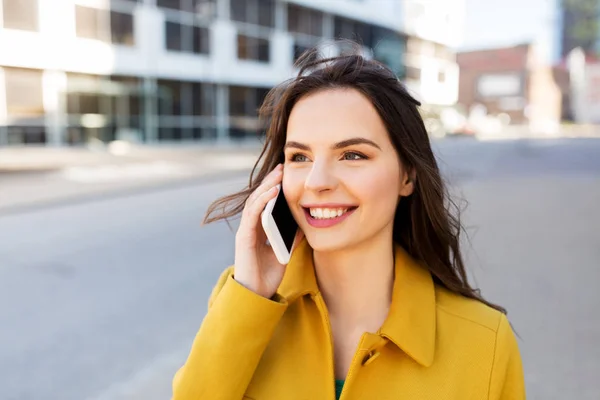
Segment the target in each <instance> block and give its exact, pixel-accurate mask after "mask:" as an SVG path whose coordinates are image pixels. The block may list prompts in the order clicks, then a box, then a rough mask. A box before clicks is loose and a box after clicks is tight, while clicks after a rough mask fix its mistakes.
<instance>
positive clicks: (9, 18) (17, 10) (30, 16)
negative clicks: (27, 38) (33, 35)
mask: <svg viewBox="0 0 600 400" xmlns="http://www.w3.org/2000/svg"><path fill="white" fill-rule="evenodd" d="M2 16H3V20H4V28H7V29H19V30H24V31H37V30H38V29H39V27H38V0H3V1H2Z"/></svg>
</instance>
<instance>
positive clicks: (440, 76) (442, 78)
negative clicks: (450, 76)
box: [438, 71, 446, 83]
mask: <svg viewBox="0 0 600 400" xmlns="http://www.w3.org/2000/svg"><path fill="white" fill-rule="evenodd" d="M438 82H439V83H444V82H446V73H445V72H444V71H439V72H438Z"/></svg>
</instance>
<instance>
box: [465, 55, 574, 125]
mask: <svg viewBox="0 0 600 400" xmlns="http://www.w3.org/2000/svg"><path fill="white" fill-rule="evenodd" d="M457 61H458V65H459V67H460V84H459V99H458V103H459V105H461V106H462V107H463V108H464V109H465V110H467V112H468V113H471V114H473V113H476V114H485V115H488V116H493V117H497V116H500V115H502V116H504V117H505V118H506V117H507V116H508V118H507V119H509V120H510V122H511V123H512V124H516V125H526V126H528V127H529V128H530V129H532V130H533V131H536V132H553V131H556V129H558V125H559V123H560V121H561V117H562V108H563V95H562V92H561V88H560V82H557V80H556V77H555V74H556V73H557V71H556V69H555V68H553V67H552V66H551V65H550V64H549V63H547V62H546V61H545V60H544V58H543V57H541V56H540V54H539V53H538V52H537V50H536V46H535V45H531V44H523V45H518V46H513V47H506V48H497V49H487V50H477V51H468V52H464V53H459V54H457Z"/></svg>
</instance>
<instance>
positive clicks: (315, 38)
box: [0, 0, 464, 145]
mask: <svg viewBox="0 0 600 400" xmlns="http://www.w3.org/2000/svg"><path fill="white" fill-rule="evenodd" d="M0 3H1V7H0V145H6V144H22V143H26V144H32V143H47V144H51V145H61V144H73V145H77V144H83V143H87V142H89V141H91V140H99V141H103V142H108V141H112V140H116V139H126V140H137V141H142V142H157V141H188V140H230V139H244V138H252V137H256V135H257V134H259V132H260V126H259V124H258V120H257V108H258V107H259V105H260V104H261V102H262V100H263V98H264V96H265V95H266V93H267V92H268V90H269V89H270V88H271V87H272V86H273V85H275V84H277V83H279V82H281V81H282V80H284V79H287V78H289V77H290V76H291V74H292V73H293V63H294V61H295V59H296V58H297V56H298V55H299V54H300V53H301V52H302V51H303V50H305V49H306V48H309V47H312V46H314V45H317V44H319V43H322V42H323V41H324V40H330V39H334V38H349V39H355V40H359V41H360V42H362V43H363V45H364V48H365V53H366V54H368V55H369V56H372V57H374V58H376V59H379V60H381V61H383V62H385V63H386V64H388V65H389V66H390V67H391V68H392V69H393V70H394V71H396V73H397V74H398V76H399V77H400V78H401V79H405V80H406V81H407V84H409V87H410V88H411V89H412V90H413V91H414V92H415V95H417V97H419V98H420V99H421V100H422V101H424V102H426V103H430V104H437V105H440V106H446V105H452V104H454V103H455V102H456V100H457V98H458V67H457V65H456V60H455V55H454V53H453V52H452V51H451V50H450V48H451V47H453V46H456V45H457V44H458V42H459V40H460V34H459V33H460V29H461V27H462V18H463V13H464V7H463V3H464V0H404V1H385V2H383V1H379V0H361V1H359V0H336V1H319V0H289V1H284V0H60V1H57V0H0ZM338 50H339V49H337V50H336V49H333V50H332V51H333V52H335V51H338Z"/></svg>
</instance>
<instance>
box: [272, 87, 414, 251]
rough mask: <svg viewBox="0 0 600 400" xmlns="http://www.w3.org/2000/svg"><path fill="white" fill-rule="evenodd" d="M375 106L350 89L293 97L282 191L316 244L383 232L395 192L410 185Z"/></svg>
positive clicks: (329, 245) (321, 247) (336, 246)
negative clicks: (295, 99) (296, 98)
mask: <svg viewBox="0 0 600 400" xmlns="http://www.w3.org/2000/svg"><path fill="white" fill-rule="evenodd" d="M408 177H409V174H408V171H406V170H405V169H404V168H403V166H402V165H401V164H400V161H399V157H398V153H397V152H396V150H395V148H394V146H393V145H392V143H391V141H390V139H389V137H388V133H387V130H386V128H385V126H384V124H383V121H382V120H381V118H380V117H379V114H378V113H377V111H376V110H375V108H374V107H373V105H372V104H371V102H370V101H369V99H368V98H367V97H365V96H364V95H362V94H361V93H360V92H359V91H357V90H355V89H341V88H340V89H328V90H323V91H318V92H316V93H313V94H310V95H308V96H305V97H303V98H302V99H300V100H299V101H298V102H297V103H296V105H295V106H294V108H293V109H292V112H291V114H290V118H289V121H288V126H287V139H286V145H285V164H284V173H283V191H284V193H285V197H286V200H287V202H288V205H289V206H290V209H291V211H292V214H293V215H294V217H295V219H296V221H298V223H299V225H300V228H301V229H302V231H303V232H304V234H305V235H306V238H307V240H308V242H309V243H310V245H311V247H312V248H313V249H315V250H317V251H334V250H340V249H343V248H347V247H349V246H355V245H358V244H362V243H363V242H365V241H368V240H373V239H378V238H379V239H383V240H391V239H392V232H393V220H394V213H395V210H396V206H397V204H398V200H399V196H408V195H410V194H411V193H412V190H413V184H412V183H411V182H410V181H409V179H408Z"/></svg>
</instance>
